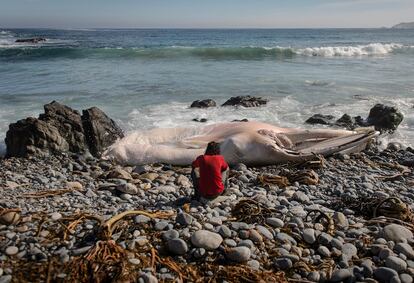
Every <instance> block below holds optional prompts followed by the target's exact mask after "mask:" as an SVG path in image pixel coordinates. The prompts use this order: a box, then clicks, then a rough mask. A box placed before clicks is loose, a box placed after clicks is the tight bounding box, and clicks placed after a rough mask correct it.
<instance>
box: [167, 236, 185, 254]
mask: <svg viewBox="0 0 414 283" xmlns="http://www.w3.org/2000/svg"><path fill="white" fill-rule="evenodd" d="M168 250H169V251H170V252H172V253H173V254H176V255H184V254H186V253H187V252H188V246H187V243H186V242H185V241H183V240H182V239H171V240H169V241H168Z"/></svg>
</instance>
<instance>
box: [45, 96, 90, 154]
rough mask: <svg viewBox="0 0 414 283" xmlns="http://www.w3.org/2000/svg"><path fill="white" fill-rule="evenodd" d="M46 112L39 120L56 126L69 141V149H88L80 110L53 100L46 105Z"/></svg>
mask: <svg viewBox="0 0 414 283" xmlns="http://www.w3.org/2000/svg"><path fill="white" fill-rule="evenodd" d="M44 109H45V113H44V114H40V116H39V120H42V121H45V122H46V123H48V124H49V125H52V126H54V127H56V128H57V129H58V131H59V133H60V135H61V136H62V137H63V138H64V139H65V140H66V141H67V142H68V144H69V151H71V152H83V151H86V150H87V149H88V146H87V144H85V135H84V131H83V125H82V118H81V115H80V114H79V112H78V111H76V110H73V109H72V108H70V107H68V106H66V105H63V104H60V103H58V102H56V101H53V102H51V103H49V104H46V105H45V106H44Z"/></svg>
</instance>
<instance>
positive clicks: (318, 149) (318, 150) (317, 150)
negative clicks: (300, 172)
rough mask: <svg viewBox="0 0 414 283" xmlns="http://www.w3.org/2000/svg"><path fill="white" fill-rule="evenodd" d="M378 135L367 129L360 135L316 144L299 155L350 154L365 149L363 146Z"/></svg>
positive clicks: (304, 149) (301, 151)
mask: <svg viewBox="0 0 414 283" xmlns="http://www.w3.org/2000/svg"><path fill="white" fill-rule="evenodd" d="M378 135H379V132H376V131H372V130H371V129H367V130H366V131H365V132H364V131H361V132H360V133H355V134H351V135H348V136H341V137H337V138H331V139H327V140H324V141H321V142H318V143H316V144H314V145H312V146H309V147H306V148H303V149H301V150H300V153H301V154H305V155H306V154H322V155H324V156H328V155H332V154H334V153H338V152H347V153H351V152H354V151H359V150H361V149H363V148H365V146H366V145H367V144H368V143H369V142H370V141H371V140H372V139H373V138H375V137H376V136H378Z"/></svg>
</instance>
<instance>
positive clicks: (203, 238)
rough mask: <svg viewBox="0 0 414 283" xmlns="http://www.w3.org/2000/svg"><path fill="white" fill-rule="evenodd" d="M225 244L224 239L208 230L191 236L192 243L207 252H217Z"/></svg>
mask: <svg viewBox="0 0 414 283" xmlns="http://www.w3.org/2000/svg"><path fill="white" fill-rule="evenodd" d="M222 242H223V238H222V237H221V236H220V235H219V234H217V233H213V232H210V231H207V230H199V231H196V232H194V233H193V235H192V236H191V243H192V244H193V245H194V246H195V247H197V248H203V249H206V250H215V249H217V248H218V247H219V246H220V244H221V243H222Z"/></svg>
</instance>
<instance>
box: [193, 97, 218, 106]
mask: <svg viewBox="0 0 414 283" xmlns="http://www.w3.org/2000/svg"><path fill="white" fill-rule="evenodd" d="M190 107H191V108H209V107H216V102H215V101H214V100H213V99H204V100H196V101H193V103H191V105H190Z"/></svg>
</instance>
